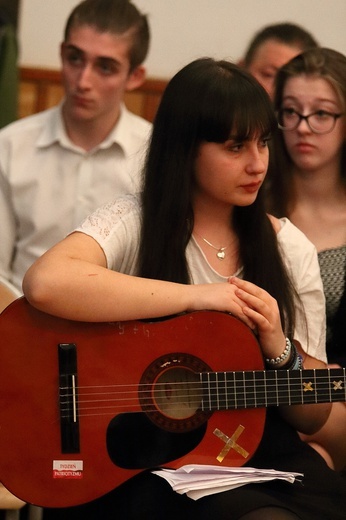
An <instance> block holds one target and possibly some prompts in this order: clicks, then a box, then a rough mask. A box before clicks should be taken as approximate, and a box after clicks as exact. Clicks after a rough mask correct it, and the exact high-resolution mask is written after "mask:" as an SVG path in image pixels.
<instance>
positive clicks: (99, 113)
mask: <svg viewBox="0 0 346 520" xmlns="http://www.w3.org/2000/svg"><path fill="white" fill-rule="evenodd" d="M130 46H131V39H130V37H129V36H128V35H126V34H125V35H115V34H112V33H109V32H102V33H101V32H99V31H97V30H96V29H95V28H94V27H91V26H88V25H82V26H78V27H74V28H72V29H71V31H70V34H69V37H68V40H67V41H66V42H64V43H63V44H62V46H61V58H62V78H63V83H64V87H65V102H64V113H65V116H68V119H69V120H74V121H79V122H83V121H91V120H93V121H96V120H97V121H101V122H102V121H103V122H104V123H107V122H109V121H110V122H111V123H112V125H113V124H114V123H115V122H116V120H117V118H118V115H119V112H120V105H121V103H122V101H123V98H124V94H125V92H126V91H128V90H132V89H134V88H136V87H137V86H139V85H140V84H141V83H142V82H143V80H144V69H143V67H141V66H139V67H136V69H134V70H133V71H131V70H130V60H129V54H130Z"/></svg>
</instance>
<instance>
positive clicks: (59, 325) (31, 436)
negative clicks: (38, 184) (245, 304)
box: [0, 298, 265, 507]
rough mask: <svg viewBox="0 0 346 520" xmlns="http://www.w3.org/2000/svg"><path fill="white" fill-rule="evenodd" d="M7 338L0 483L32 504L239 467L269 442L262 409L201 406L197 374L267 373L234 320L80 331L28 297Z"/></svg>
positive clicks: (5, 322)
mask: <svg viewBox="0 0 346 520" xmlns="http://www.w3.org/2000/svg"><path fill="white" fill-rule="evenodd" d="M0 337H1V346H0V367H1V368H0V370H1V374H0V446H1V458H0V481H2V482H3V484H4V485H5V486H6V488H8V489H9V490H10V491H11V492H12V493H14V494H15V495H16V496H18V497H19V498H21V499H22V500H24V501H26V502H30V503H33V504H36V505H40V506H43V507H67V506H72V505H77V504H82V503H85V502H88V501H90V500H93V499H95V498H97V497H99V496H102V495H103V494H105V493H107V492H109V491H110V490H112V489H113V488H115V487H117V486H119V485H120V484H122V483H123V482H125V481H126V480H127V479H129V478H131V477H132V476H134V475H135V474H137V473H139V472H140V471H143V470H144V469H147V468H148V469H150V468H155V467H159V466H161V467H162V466H164V467H169V468H178V467H180V466H182V465H184V464H218V463H220V464H222V465H227V466H241V465H242V464H244V463H245V462H246V461H248V460H250V458H251V456H252V455H253V453H254V452H255V451H256V449H257V447H258V444H259V442H260V440H261V437H262V434H263V428H264V421H265V408H253V409H250V410H249V409H247V410H244V409H242V410H237V409H235V410H232V411H226V410H220V411H215V412H210V411H208V410H201V409H200V408H201V400H202V397H201V393H200V392H201V390H200V382H199V381H198V380H197V379H196V377H197V376H196V373H201V372H208V371H209V370H212V371H219V370H220V371H228V370H239V371H243V370H249V371H252V370H261V369H262V368H263V361H262V356H261V353H260V349H259V348H258V344H257V341H256V339H255V337H254V336H253V334H252V332H251V331H250V329H248V328H247V327H246V326H245V325H244V324H242V323H241V322H240V321H238V320H237V319H235V318H234V317H232V316H230V315H228V314H225V313H221V312H212V311H201V312H195V313H190V314H185V315H182V316H178V317H175V318H172V319H167V320H163V321H155V322H142V321H129V322H119V323H101V324H98V323H81V322H74V321H69V320H64V319H60V318H56V317H53V316H50V315H48V314H45V313H43V312H40V311H38V310H37V309H35V308H33V307H32V306H30V304H29V303H28V302H27V300H26V299H25V298H20V299H18V300H16V301H15V302H14V303H12V304H11V305H10V306H9V307H7V308H6V309H5V310H4V311H3V313H2V314H1V315H0ZM66 352H67V354H66ZM70 352H72V354H70ZM59 356H60V357H59ZM71 356H72V361H71ZM74 356H75V357H74ZM71 367H72V369H71ZM185 378H187V380H188V383H187V384H186V385H185V384H184V386H183V390H180V391H179V392H178V391H177V390H176V385H181V379H185ZM191 381H192V386H191V384H190V382H191ZM65 384H66V387H67V390H66V389H65ZM61 387H63V390H61ZM185 387H186V388H188V391H189V392H188V395H187V394H186V392H185ZM195 387H196V389H197V390H196V392H195V391H194V390H192V391H191V388H192V389H194V388H195ZM179 388H180V386H179ZM64 392H65V393H64ZM65 402H66V403H65ZM65 404H66V406H65ZM214 408H216V410H217V408H218V403H217V402H216V403H214ZM227 439H228V444H227ZM225 447H226V448H227V449H226V451H224V450H225Z"/></svg>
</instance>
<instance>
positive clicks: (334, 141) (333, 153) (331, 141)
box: [281, 74, 345, 173]
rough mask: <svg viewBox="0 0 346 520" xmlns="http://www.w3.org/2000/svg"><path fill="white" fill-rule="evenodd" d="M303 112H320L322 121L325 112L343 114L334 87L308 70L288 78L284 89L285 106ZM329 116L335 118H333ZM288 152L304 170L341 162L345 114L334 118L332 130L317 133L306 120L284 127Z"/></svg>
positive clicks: (296, 164) (309, 170) (325, 167)
mask: <svg viewBox="0 0 346 520" xmlns="http://www.w3.org/2000/svg"><path fill="white" fill-rule="evenodd" d="M281 108H286V109H291V110H292V109H293V110H294V111H296V112H298V113H299V114H302V115H309V114H314V113H317V116H318V117H319V119H320V121H322V122H323V120H324V119H325V114H343V107H342V103H341V100H340V99H339V96H338V95H337V93H336V91H335V89H334V87H333V86H332V85H331V84H330V83H329V81H327V80H326V79H324V78H322V77H316V76H314V75H313V76H307V75H305V74H303V75H301V76H296V77H292V78H289V79H288V80H287V81H286V84H285V87H284V89H283V96H282V107H281ZM329 119H333V118H330V116H329ZM283 137H284V142H285V145H286V149H287V152H288V154H289V156H290V157H291V159H292V162H293V164H294V166H295V168H296V169H297V170H299V171H301V172H305V173H307V172H316V171H319V170H321V171H323V170H324V171H325V170H326V169H329V170H331V168H332V165H334V164H335V165H336V170H337V169H338V165H340V164H341V155H342V148H343V145H344V143H345V116H344V115H342V116H341V117H339V118H338V119H336V121H335V126H334V127H333V129H332V130H331V131H330V132H327V133H323V134H318V133H315V132H313V131H312V130H311V128H310V127H309V125H308V124H307V122H306V121H305V120H302V121H300V123H299V125H298V126H297V127H296V128H295V129H293V130H284V131H283Z"/></svg>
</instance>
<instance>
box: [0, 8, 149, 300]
mask: <svg viewBox="0 0 346 520" xmlns="http://www.w3.org/2000/svg"><path fill="white" fill-rule="evenodd" d="M149 40H150V34H149V27H148V22H147V18H146V16H145V15H143V14H141V13H140V12H139V11H138V9H137V8H136V7H135V6H134V5H133V4H132V3H131V2H129V1H128V0H113V1H109V0H85V1H83V2H81V3H80V4H79V5H77V7H75V8H74V10H73V11H72V13H71V14H70V16H69V19H68V21H67V24H66V29H65V37H64V41H63V43H62V45H61V59H62V78H63V84H64V89H65V97H64V100H63V101H62V103H61V104H60V105H59V106H57V107H54V108H52V109H50V110H46V111H44V112H41V113H40V114H36V115H34V116H30V117H27V118H24V119H22V120H20V121H17V122H15V123H13V124H11V125H9V126H7V127H6V128H4V129H3V130H2V131H1V132H0V237H1V247H0V276H2V277H3V278H4V279H6V280H7V281H8V282H10V283H11V284H13V286H14V287H15V288H16V289H19V290H21V283H22V278H23V276H24V274H25V272H26V270H27V269H28V267H29V266H30V265H31V264H32V262H33V261H34V260H35V259H36V258H38V257H39V256H41V255H42V254H43V253H44V252H45V251H46V250H47V249H48V248H50V247H51V246H52V245H53V244H54V243H56V242H58V241H59V240H61V239H62V238H63V237H64V236H65V235H66V234H67V233H69V231H71V230H72V229H74V228H75V227H76V225H77V224H78V223H79V222H80V221H81V220H82V219H84V218H85V217H86V216H87V215H88V214H89V213H91V212H92V211H93V210H94V209H96V208H97V207H98V206H100V205H102V204H104V203H106V202H108V201H109V200H111V199H113V198H115V197H117V196H119V195H123V194H125V193H134V192H137V191H138V190H139V189H140V171H141V166H142V164H143V159H144V155H145V150H146V144H147V140H148V137H149V135H150V130H151V124H150V123H149V122H148V121H145V120H144V119H142V118H140V117H138V116H136V115H134V114H132V113H130V112H129V111H128V110H127V109H126V108H125V106H124V104H123V98H124V93H125V92H126V91H131V90H133V89H135V88H137V87H139V86H140V85H141V84H142V83H143V81H144V79H145V69H144V67H143V65H142V63H143V61H144V60H145V58H146V55H147V51H148V47H149Z"/></svg>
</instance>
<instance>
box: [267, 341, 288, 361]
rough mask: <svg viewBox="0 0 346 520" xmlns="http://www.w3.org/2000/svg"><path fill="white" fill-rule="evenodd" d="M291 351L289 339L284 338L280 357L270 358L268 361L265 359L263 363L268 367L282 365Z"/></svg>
mask: <svg viewBox="0 0 346 520" xmlns="http://www.w3.org/2000/svg"><path fill="white" fill-rule="evenodd" d="M291 349H292V343H291V342H290V340H289V338H286V346H285V350H284V351H283V353H282V354H281V356H278V357H276V358H270V359H269V358H267V359H266V360H265V362H266V363H267V364H268V365H279V364H280V363H282V362H283V361H285V360H286V359H287V358H288V356H289V355H290V353H291Z"/></svg>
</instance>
